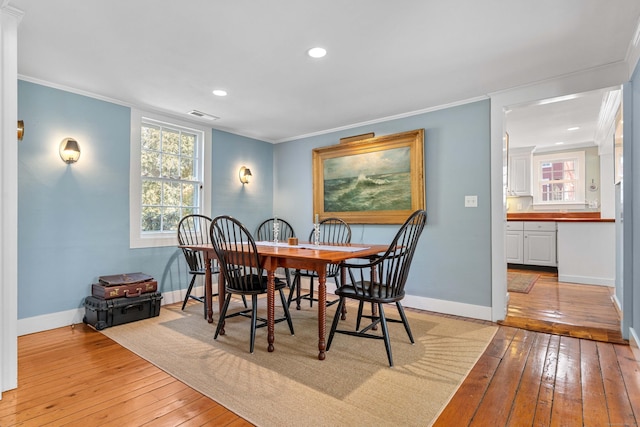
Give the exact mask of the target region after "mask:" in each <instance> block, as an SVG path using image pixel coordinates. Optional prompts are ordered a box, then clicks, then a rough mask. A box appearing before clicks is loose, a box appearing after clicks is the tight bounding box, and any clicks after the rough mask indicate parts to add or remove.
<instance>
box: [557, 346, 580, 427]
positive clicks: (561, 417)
mask: <svg viewBox="0 0 640 427" xmlns="http://www.w3.org/2000/svg"><path fill="white" fill-rule="evenodd" d="M566 425H575V426H581V425H582V380H581V368H580V341H579V340H578V339H576V338H570V337H560V348H559V351H558V360H557V364H556V380H555V389H554V393H553V406H552V409H551V426H566Z"/></svg>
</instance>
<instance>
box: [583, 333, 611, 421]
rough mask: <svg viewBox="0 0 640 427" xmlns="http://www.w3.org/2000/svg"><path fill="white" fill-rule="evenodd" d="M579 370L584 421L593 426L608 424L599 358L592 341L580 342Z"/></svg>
mask: <svg viewBox="0 0 640 427" xmlns="http://www.w3.org/2000/svg"><path fill="white" fill-rule="evenodd" d="M580 370H581V372H582V414H583V418H584V420H585V423H588V425H593V426H598V425H601V426H604V425H609V413H608V411H607V410H606V408H607V401H606V399H605V395H604V384H603V382H602V371H601V369H600V358H599V357H598V349H597V346H596V343H595V342H594V341H581V343H580ZM603 409H604V410H603Z"/></svg>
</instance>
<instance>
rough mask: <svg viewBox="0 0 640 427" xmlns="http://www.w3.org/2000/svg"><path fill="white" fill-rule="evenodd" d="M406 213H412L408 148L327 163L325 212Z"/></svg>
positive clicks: (325, 170) (358, 155)
mask: <svg viewBox="0 0 640 427" xmlns="http://www.w3.org/2000/svg"><path fill="white" fill-rule="evenodd" d="M403 209H411V150H410V148H409V147H402V148H395V149H391V150H384V151H376V152H372V153H365V154H357V155H352V156H345V157H336V158H332V159H327V160H325V162H324V210H325V212H354V211H386V210H403Z"/></svg>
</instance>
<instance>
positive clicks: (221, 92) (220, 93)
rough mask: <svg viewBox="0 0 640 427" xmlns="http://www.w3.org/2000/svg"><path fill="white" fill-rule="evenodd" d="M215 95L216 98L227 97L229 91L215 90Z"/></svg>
mask: <svg viewBox="0 0 640 427" xmlns="http://www.w3.org/2000/svg"><path fill="white" fill-rule="evenodd" d="M213 94H214V95H215V96H227V91H226V90H222V89H214V91H213Z"/></svg>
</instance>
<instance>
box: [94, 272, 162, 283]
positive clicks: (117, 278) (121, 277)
mask: <svg viewBox="0 0 640 427" xmlns="http://www.w3.org/2000/svg"><path fill="white" fill-rule="evenodd" d="M147 280H153V277H151V276H149V275H148V274H144V273H125V274H112V275H110V276H100V277H98V281H99V282H100V283H102V284H103V285H105V286H115V285H130V284H132V283H138V282H146V281H147Z"/></svg>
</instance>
